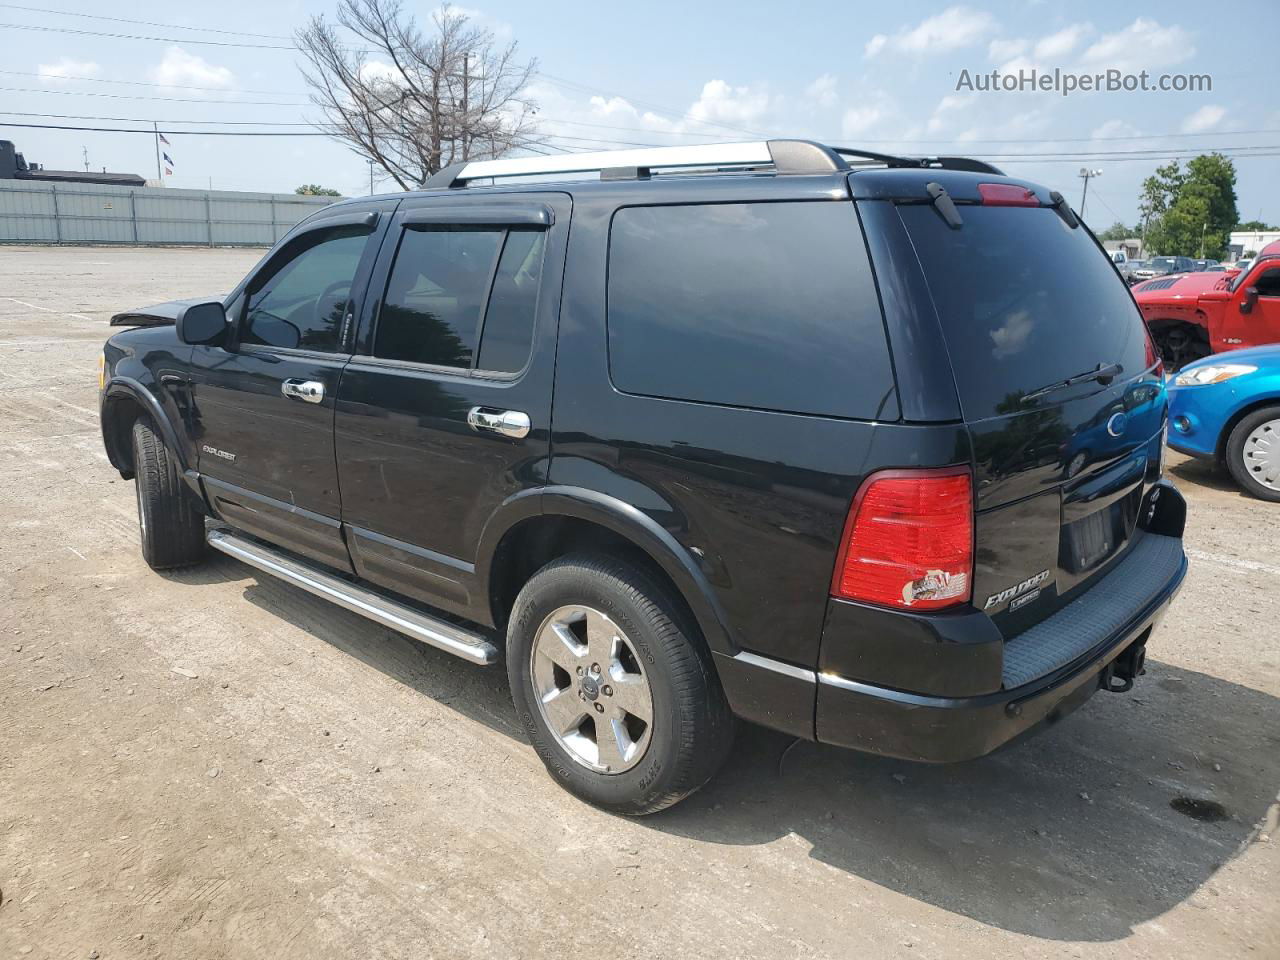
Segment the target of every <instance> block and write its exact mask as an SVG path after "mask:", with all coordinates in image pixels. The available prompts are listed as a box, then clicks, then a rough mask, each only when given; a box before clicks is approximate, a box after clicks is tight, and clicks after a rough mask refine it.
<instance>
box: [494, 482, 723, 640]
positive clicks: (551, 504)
mask: <svg viewBox="0 0 1280 960" xmlns="http://www.w3.org/2000/svg"><path fill="white" fill-rule="evenodd" d="M533 501H536V506H535V505H534V503H533ZM503 517H504V522H503V523H501V524H500V525H495V524H494V523H493V522H491V523H490V524H489V525H488V527H486V529H485V533H484V535H483V536H482V540H481V549H480V552H479V562H478V563H477V565H476V573H477V577H478V580H479V583H480V586H481V589H482V591H483V593H482V596H487V598H488V602H489V611H488V612H489V613H490V615H491V617H492V622H493V624H494V625H495V626H496V627H499V628H502V627H504V626H505V624H506V619H507V615H508V614H509V612H510V610H511V606H512V604H513V602H514V600H515V597H516V595H517V594H518V593H519V592H520V588H521V587H523V586H524V584H525V583H526V582H527V581H528V579H529V577H530V576H532V575H533V573H535V572H536V571H537V570H538V569H540V568H541V567H542V566H544V565H545V564H547V563H549V562H551V561H552V560H555V559H556V558H557V557H560V556H565V555H566V554H568V553H572V552H575V551H577V550H582V549H592V548H594V549H600V550H605V551H611V552H622V553H623V554H624V555H625V556H627V557H628V558H629V559H631V560H632V561H633V562H635V563H637V564H638V565H640V566H642V567H643V568H645V569H647V570H648V571H649V573H650V574H651V575H653V576H654V577H655V578H657V579H659V580H660V581H661V582H662V583H664V584H665V585H666V586H667V587H669V588H670V589H671V591H672V594H673V595H674V597H675V598H676V599H677V600H678V601H679V602H680V603H681V605H682V607H683V608H684V609H683V612H684V613H685V614H686V615H687V616H688V617H689V618H690V620H691V621H692V623H693V624H694V625H696V626H697V627H698V629H699V631H700V632H701V634H702V638H703V640H704V641H705V642H706V644H707V647H708V648H709V649H710V650H711V651H713V652H719V653H727V654H732V653H733V652H735V650H736V648H734V647H733V645H732V643H731V641H730V638H729V631H728V628H727V619H726V617H725V614H724V611H723V609H722V608H721V606H720V604H719V602H718V600H717V599H716V597H715V594H714V592H713V590H712V587H711V584H710V583H709V582H708V581H707V579H706V577H705V575H704V574H703V572H702V570H701V569H700V568H699V567H698V564H697V561H696V558H695V557H694V556H693V555H692V554H691V553H690V551H688V550H687V549H686V548H685V547H683V546H682V545H681V544H680V542H679V541H678V540H677V539H676V538H675V537H674V536H672V534H671V533H670V532H669V531H668V530H666V529H665V528H663V527H662V526H660V525H659V524H658V523H657V522H656V521H655V520H654V519H653V518H652V517H650V516H648V515H647V514H645V513H644V512H643V511H641V510H639V509H637V508H636V507H635V506H633V505H632V504H629V503H626V502H624V501H622V500H619V499H617V498H615V497H610V496H608V495H606V494H602V493H599V492H597V491H593V490H588V489H585V488H578V487H566V486H551V487H543V488H540V489H539V490H537V491H530V492H529V495H527V496H525V497H522V498H519V499H518V500H517V501H514V502H513V501H508V504H507V509H506V510H504V511H503Z"/></svg>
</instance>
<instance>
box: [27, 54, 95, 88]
mask: <svg viewBox="0 0 1280 960" xmlns="http://www.w3.org/2000/svg"><path fill="white" fill-rule="evenodd" d="M101 72H102V67H101V66H99V65H98V64H96V63H94V62H93V61H92V60H73V59H71V57H63V58H62V59H61V60H58V61H57V62H56V63H42V64H40V66H38V67H36V73H38V74H40V79H41V80H42V81H44V82H46V83H57V82H59V81H62V80H65V79H66V78H67V77H96V76H97V75H98V74H99V73H101Z"/></svg>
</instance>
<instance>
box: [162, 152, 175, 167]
mask: <svg viewBox="0 0 1280 960" xmlns="http://www.w3.org/2000/svg"><path fill="white" fill-rule="evenodd" d="M161 156H162V157H164V162H165V163H167V164H168V165H169V166H171V167H172V166H173V158H172V157H170V156H169V155H168V154H167V153H162V154H161Z"/></svg>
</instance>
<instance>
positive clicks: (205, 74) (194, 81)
mask: <svg viewBox="0 0 1280 960" xmlns="http://www.w3.org/2000/svg"><path fill="white" fill-rule="evenodd" d="M149 76H150V78H151V81H152V82H153V83H158V84H161V85H162V86H166V87H180V86H192V87H229V86H231V85H232V83H233V82H234V81H235V74H233V73H232V72H231V71H230V70H228V69H227V68H226V67H219V66H215V65H214V64H212V63H209V62H208V61H207V60H205V59H204V58H203V57H199V56H196V55H195V54H193V53H187V51H185V50H183V49H182V48H181V47H170V48H169V49H168V50H166V51H165V53H164V59H162V60H161V61H160V63H159V64H157V65H156V66H154V67H152V68H151V70H150V71H149Z"/></svg>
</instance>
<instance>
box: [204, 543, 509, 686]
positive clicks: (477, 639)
mask: <svg viewBox="0 0 1280 960" xmlns="http://www.w3.org/2000/svg"><path fill="white" fill-rule="evenodd" d="M206 536H207V539H208V541H209V546H211V547H213V549H215V550H219V551H221V552H222V553H225V554H227V556H230V557H235V558H236V559H237V560H243V561H244V562H245V563H247V564H249V566H251V567H257V568H258V569H259V570H261V571H263V572H264V573H269V574H271V575H272V576H273V577H279V578H280V579H281V580H285V581H287V582H288V583H292V584H293V585H294V586H295V587H301V588H302V589H303V590H306V591H307V592H308V593H314V594H315V595H316V596H317V597H323V598H324V599H326V600H328V601H330V602H332V603H336V604H337V605H338V606H340V607H345V608H346V609H348V610H350V611H351V612H352V613H358V614H360V616H362V617H368V618H369V619H370V620H373V621H374V622H375V623H380V624H382V625H383V626H384V627H389V628H390V629H392V630H396V631H398V632H400V633H403V634H407V635H408V636H410V637H413V638H414V639H415V640H421V641H422V642H423V643H427V644H430V645H431V646H433V647H437V648H439V649H440V650H443V651H445V653H452V654H453V655H454V656H455V657H461V658H462V659H463V660H469V661H471V662H472V663H478V664H490V663H494V662H496V661H497V659H498V648H497V647H495V646H494V645H493V644H492V643H490V642H489V641H488V640H486V639H485V638H484V637H483V636H482V635H481V634H479V633H475V632H473V631H471V630H468V629H466V628H465V627H459V626H457V625H456V624H452V623H449V622H448V621H447V620H439V619H437V618H436V617H433V616H430V615H429V614H426V613H423V612H422V611H420V610H415V609H414V608H413V607H410V606H407V605H405V604H403V603H397V602H396V601H395V600H390V599H388V598H387V597H384V596H382V595H381V594H378V593H375V592H374V591H372V590H370V589H368V588H367V587H362V586H359V585H357V584H354V583H348V582H347V581H346V580H343V579H342V578H340V577H335V576H333V575H332V574H329V573H323V572H321V571H319V570H317V569H315V568H314V567H310V566H308V565H307V564H305V563H302V562H301V561H299V560H296V559H294V558H293V557H290V556H286V555H285V554H283V553H279V552H277V551H275V550H272V549H271V548H270V547H266V546H263V545H262V544H260V543H257V542H255V541H253V540H249V539H247V538H245V537H240V536H237V535H236V534H234V533H231V532H229V531H228V530H226V529H225V528H217V527H214V528H211V529H210V530H209V532H208V534H207V535H206Z"/></svg>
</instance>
